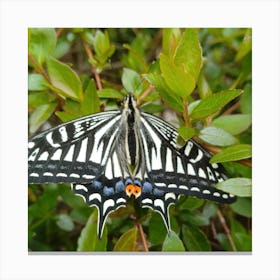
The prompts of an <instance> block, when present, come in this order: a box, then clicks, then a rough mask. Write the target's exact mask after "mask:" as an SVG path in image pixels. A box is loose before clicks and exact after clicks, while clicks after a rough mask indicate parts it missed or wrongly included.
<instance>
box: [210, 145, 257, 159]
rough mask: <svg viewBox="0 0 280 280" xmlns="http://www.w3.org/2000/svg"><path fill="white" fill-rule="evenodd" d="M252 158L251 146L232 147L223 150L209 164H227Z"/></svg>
mask: <svg viewBox="0 0 280 280" xmlns="http://www.w3.org/2000/svg"><path fill="white" fill-rule="evenodd" d="M250 157H252V146H251V145H247V144H240V145H234V146H231V147H228V148H225V149H223V150H222V151H221V152H219V153H218V154H216V155H214V156H213V157H212V158H211V160H210V162H211V163H217V162H227V161H237V160H241V159H245V158H250Z"/></svg>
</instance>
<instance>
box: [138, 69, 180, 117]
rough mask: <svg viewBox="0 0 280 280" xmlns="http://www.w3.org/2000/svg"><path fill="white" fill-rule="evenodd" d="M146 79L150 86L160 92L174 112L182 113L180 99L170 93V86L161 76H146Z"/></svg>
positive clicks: (151, 74) (152, 74)
mask: <svg viewBox="0 0 280 280" xmlns="http://www.w3.org/2000/svg"><path fill="white" fill-rule="evenodd" d="M143 77H144V79H146V80H147V81H148V82H149V83H150V84H152V85H154V86H155V87H156V88H157V90H158V91H159V92H160V95H161V97H162V99H163V100H164V101H165V102H166V103H167V104H168V105H169V106H170V107H172V108H173V109H174V110H176V111H179V112H182V111H183V105H182V102H180V101H179V100H178V98H177V97H176V96H174V95H172V94H170V93H169V92H168V86H167V85H166V83H165V81H164V79H163V78H162V77H161V76H160V75H159V74H154V73H150V74H144V75H143Z"/></svg>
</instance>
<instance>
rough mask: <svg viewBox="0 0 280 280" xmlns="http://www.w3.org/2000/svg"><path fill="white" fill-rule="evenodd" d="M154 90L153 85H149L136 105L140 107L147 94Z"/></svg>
mask: <svg viewBox="0 0 280 280" xmlns="http://www.w3.org/2000/svg"><path fill="white" fill-rule="evenodd" d="M154 88H155V86H153V85H150V86H149V87H148V88H147V89H146V90H145V91H144V92H143V93H142V94H141V96H140V97H139V98H138V100H137V105H140V104H141V102H142V100H143V99H145V98H146V97H147V96H148V95H149V94H150V92H151V91H152V90H153V89H154Z"/></svg>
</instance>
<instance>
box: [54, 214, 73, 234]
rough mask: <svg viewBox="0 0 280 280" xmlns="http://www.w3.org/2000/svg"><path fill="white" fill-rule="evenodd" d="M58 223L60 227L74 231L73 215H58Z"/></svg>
mask: <svg viewBox="0 0 280 280" xmlns="http://www.w3.org/2000/svg"><path fill="white" fill-rule="evenodd" d="M56 224H57V226H58V227H60V228H61V229H62V230H64V231H72V230H73V229H74V223H73V221H72V219H71V217H70V216H68V215H66V214H60V215H58V219H57V221H56Z"/></svg>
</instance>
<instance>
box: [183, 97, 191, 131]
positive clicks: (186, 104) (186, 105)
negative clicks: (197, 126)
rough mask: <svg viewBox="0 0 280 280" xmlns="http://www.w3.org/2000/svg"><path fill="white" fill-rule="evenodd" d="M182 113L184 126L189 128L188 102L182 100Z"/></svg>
mask: <svg viewBox="0 0 280 280" xmlns="http://www.w3.org/2000/svg"><path fill="white" fill-rule="evenodd" d="M183 104H184V111H183V116H184V120H185V124H186V126H187V127H191V122H190V117H189V112H188V105H189V104H188V101H186V100H184V103H183Z"/></svg>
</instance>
